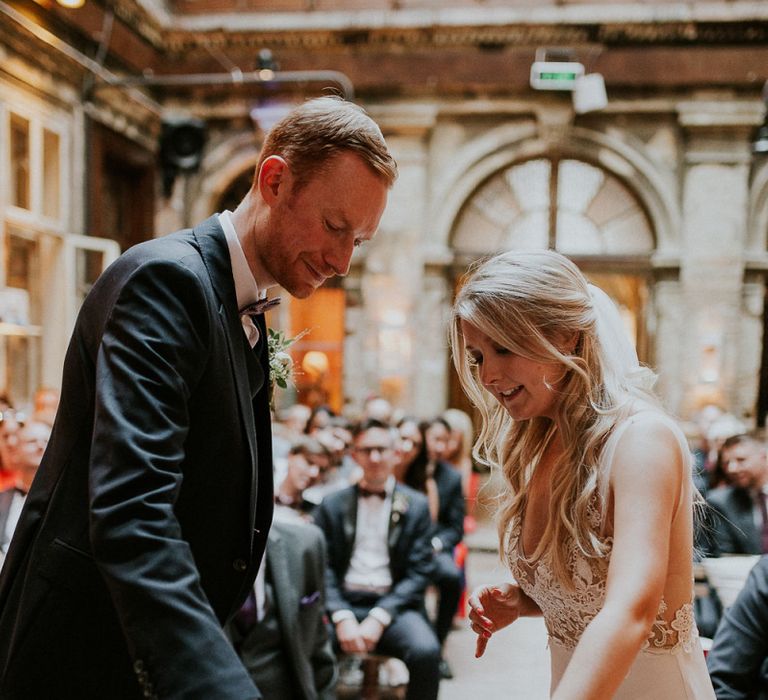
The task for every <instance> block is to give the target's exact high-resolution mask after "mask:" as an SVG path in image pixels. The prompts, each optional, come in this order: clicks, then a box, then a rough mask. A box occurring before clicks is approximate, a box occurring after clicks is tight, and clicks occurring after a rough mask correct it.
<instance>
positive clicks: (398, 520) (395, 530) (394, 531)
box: [387, 485, 407, 560]
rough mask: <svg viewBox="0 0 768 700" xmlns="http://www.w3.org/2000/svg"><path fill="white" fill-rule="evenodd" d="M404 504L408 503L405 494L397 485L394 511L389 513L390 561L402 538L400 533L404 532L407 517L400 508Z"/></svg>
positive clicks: (388, 541) (393, 500)
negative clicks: (404, 518)
mask: <svg viewBox="0 0 768 700" xmlns="http://www.w3.org/2000/svg"><path fill="white" fill-rule="evenodd" d="M403 502H406V503H407V499H406V497H405V494H404V493H403V492H402V491H401V490H400V489H399V488H398V486H397V485H395V490H394V491H393V492H392V509H391V510H390V513H389V534H388V536H387V546H388V548H389V555H390V560H391V557H392V550H394V548H395V545H396V544H397V540H398V539H399V538H400V533H401V532H402V531H403V516H404V515H405V511H403V510H401V508H400V504H401V503H403Z"/></svg>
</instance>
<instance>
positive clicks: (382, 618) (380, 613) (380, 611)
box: [368, 608, 392, 627]
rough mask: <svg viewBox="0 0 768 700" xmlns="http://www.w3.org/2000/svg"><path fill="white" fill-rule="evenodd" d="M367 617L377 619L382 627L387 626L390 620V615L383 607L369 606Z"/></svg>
mask: <svg viewBox="0 0 768 700" xmlns="http://www.w3.org/2000/svg"><path fill="white" fill-rule="evenodd" d="M368 617H372V618H373V619H374V620H378V621H379V622H380V623H381V624H382V625H384V627H389V625H390V623H391V622H392V615H390V614H389V613H388V612H387V611H386V610H384V608H371V609H370V611H369V612H368Z"/></svg>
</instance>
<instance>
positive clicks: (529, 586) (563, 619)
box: [506, 508, 698, 653]
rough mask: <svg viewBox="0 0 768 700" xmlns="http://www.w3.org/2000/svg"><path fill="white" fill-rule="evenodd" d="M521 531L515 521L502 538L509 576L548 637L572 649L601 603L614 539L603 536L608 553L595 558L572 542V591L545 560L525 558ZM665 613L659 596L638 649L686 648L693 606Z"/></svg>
mask: <svg viewBox="0 0 768 700" xmlns="http://www.w3.org/2000/svg"><path fill="white" fill-rule="evenodd" d="M590 511H591V512H590V520H591V521H592V524H593V525H594V524H597V523H599V518H600V516H599V512H598V511H597V509H596V508H590ZM596 529H597V528H596ZM520 532H521V525H520V523H519V522H517V523H513V524H512V526H511V527H510V530H509V535H508V537H507V548H506V558H507V561H508V564H509V567H510V570H511V571H512V575H513V576H514V577H515V580H516V581H517V582H518V584H519V585H520V587H521V588H522V589H523V591H524V592H525V593H526V595H528V596H529V597H530V598H531V599H532V600H534V601H535V602H536V604H537V605H538V606H539V608H540V609H541V612H542V614H543V615H544V621H545V623H546V626H547V631H548V633H549V636H550V638H552V639H554V640H555V641H556V642H559V643H560V644H561V645H563V646H565V647H566V648H569V649H572V648H574V647H575V646H576V644H577V643H578V641H579V639H580V638H581V635H582V634H583V633H584V630H585V629H586V627H587V625H588V624H589V623H590V622H591V621H592V619H593V618H594V617H595V615H597V613H598V612H599V611H600V609H601V608H602V606H603V603H604V601H605V587H606V580H607V576H608V564H609V562H610V556H611V546H612V544H613V540H612V538H610V537H608V538H606V539H605V540H604V543H605V544H606V545H607V548H608V552H607V554H606V556H605V557H604V558H599V559H596V558H593V557H587V556H585V555H584V554H582V553H581V552H580V551H579V550H578V548H577V547H576V546H575V545H572V546H571V551H570V555H569V562H568V568H569V570H570V571H571V574H572V579H573V582H574V584H575V585H574V589H573V590H571V589H568V588H566V587H565V586H564V585H563V584H562V583H560V582H559V581H558V580H557V579H556V578H555V576H554V574H553V572H552V569H551V567H550V566H548V565H547V561H546V559H542V560H539V561H535V562H532V561H529V560H528V559H527V558H526V557H525V555H524V553H523V551H522V547H521V544H520ZM666 612H667V604H666V602H665V601H664V600H662V601H661V604H660V605H659V611H658V613H657V614H656V621H655V622H654V623H653V626H652V628H651V631H650V632H649V634H648V638H647V639H646V640H645V642H644V643H643V647H642V649H643V650H644V651H649V652H663V653H671V652H673V651H675V650H677V649H678V648H682V649H683V650H684V651H686V652H690V651H691V650H692V648H693V643H694V641H695V639H696V637H697V636H698V632H697V629H696V624H695V622H694V618H693V605H692V604H691V603H686V604H685V605H683V606H682V607H681V608H680V609H679V610H677V611H676V613H675V617H674V619H673V620H671V621H670V620H667V619H665V617H664V615H665V613H666Z"/></svg>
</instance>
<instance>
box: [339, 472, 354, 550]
mask: <svg viewBox="0 0 768 700" xmlns="http://www.w3.org/2000/svg"><path fill="white" fill-rule="evenodd" d="M357 495H358V494H357V486H353V487H352V488H351V489H349V491H348V492H347V494H346V501H345V502H344V503H342V504H341V506H342V508H341V528H342V531H343V533H344V542H345V544H346V549H347V553H348V556H347V557H346V558H347V560H349V558H350V557H351V556H352V548H353V547H354V545H355V532H356V530H357Z"/></svg>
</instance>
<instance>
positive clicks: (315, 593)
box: [227, 515, 336, 700]
mask: <svg viewBox="0 0 768 700" xmlns="http://www.w3.org/2000/svg"><path fill="white" fill-rule="evenodd" d="M324 574H325V539H324V538H323V535H322V533H321V532H320V531H319V530H318V529H317V528H316V527H315V526H314V525H311V524H309V523H295V522H287V521H285V520H282V519H281V518H280V517H279V516H278V515H276V519H275V521H274V522H273V523H272V528H271V529H270V531H269V536H268V539H267V549H266V554H265V557H264V562H263V563H262V568H261V570H260V571H259V575H258V576H257V578H256V583H255V585H254V590H253V592H252V593H251V595H250V596H249V597H248V600H247V601H246V603H245V605H244V606H243V608H242V609H241V610H240V612H238V613H237V614H236V615H235V617H234V619H233V620H232V621H231V622H230V623H229V624H228V625H227V634H228V635H229V637H230V639H231V640H232V643H233V645H234V647H235V649H236V650H237V652H238V654H239V655H240V658H241V659H242V661H243V664H244V665H245V667H246V668H247V669H248V672H249V673H250V674H251V678H253V681H254V683H255V684H256V687H257V688H258V689H259V691H260V692H261V694H262V695H263V697H264V698H266V699H267V700H333V699H334V698H335V697H336V695H335V692H334V688H335V685H336V659H335V657H334V655H333V650H332V649H331V643H330V639H329V636H328V628H327V627H326V624H325V621H324V616H325V596H324V594H323V577H324Z"/></svg>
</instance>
